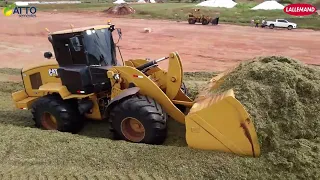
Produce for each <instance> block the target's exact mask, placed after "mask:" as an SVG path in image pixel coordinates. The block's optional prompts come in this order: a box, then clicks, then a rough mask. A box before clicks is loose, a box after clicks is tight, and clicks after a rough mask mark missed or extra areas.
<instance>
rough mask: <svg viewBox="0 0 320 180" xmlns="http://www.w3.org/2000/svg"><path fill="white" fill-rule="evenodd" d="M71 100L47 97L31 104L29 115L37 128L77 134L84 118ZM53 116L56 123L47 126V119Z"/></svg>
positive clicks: (53, 96)
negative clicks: (30, 114)
mask: <svg viewBox="0 0 320 180" xmlns="http://www.w3.org/2000/svg"><path fill="white" fill-rule="evenodd" d="M76 105H77V104H76V102H73V101H72V100H62V99H61V98H60V97H59V96H55V95H47V96H43V97H41V98H39V99H38V100H37V101H35V102H34V103H33V104H32V109H31V113H32V115H33V120H34V121H35V125H36V127H38V128H41V129H45V130H57V131H61V132H70V133H77V132H79V131H80V130H81V129H82V127H83V125H84V117H83V116H82V115H80V113H79V110H78V108H77V106H76ZM50 115H51V117H52V116H53V117H54V118H55V120H56V123H53V124H54V125H53V124H51V125H50V124H48V120H46V119H48V118H47V117H48V116H50Z"/></svg>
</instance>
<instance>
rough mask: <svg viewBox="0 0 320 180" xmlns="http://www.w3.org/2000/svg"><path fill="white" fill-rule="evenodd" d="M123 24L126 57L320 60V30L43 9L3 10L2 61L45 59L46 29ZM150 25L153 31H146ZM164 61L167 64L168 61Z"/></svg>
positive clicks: (207, 66) (220, 63)
mask: <svg viewBox="0 0 320 180" xmlns="http://www.w3.org/2000/svg"><path fill="white" fill-rule="evenodd" d="M108 19H111V20H112V22H113V23H114V24H116V27H119V28H121V29H122V32H123V39H122V40H121V41H120V43H119V45H120V47H121V50H122V51H121V52H122V55H123V57H124V59H125V60H127V59H133V58H147V57H148V58H153V59H156V58H160V57H163V56H167V55H168V54H169V53H170V52H172V51H178V52H179V54H180V56H181V58H182V61H183V66H184V70H185V71H208V70H209V71H223V70H225V69H227V68H229V67H231V66H234V65H236V64H237V63H238V62H240V61H243V60H246V59H250V58H253V57H256V56H267V55H268V56H271V55H282V56H288V57H291V58H296V59H299V60H301V61H304V62H305V63H311V64H320V60H319V59H318V58H319V55H320V53H319V47H320V41H319V39H318V38H316V37H319V36H320V31H313V30H302V29H297V30H292V31H288V30H286V29H283V30H270V29H262V28H259V29H257V28H252V27H242V26H234V25H224V24H221V25H219V26H211V25H208V26H203V25H200V24H199V25H189V24H187V23H186V22H172V21H160V20H142V19H123V18H121V19H116V18H108V16H107V15H106V14H102V13H56V14H53V13H50V12H38V13H37V17H36V18H19V17H4V16H0V22H1V23H2V24H3V26H2V27H1V28H0V57H1V59H0V61H1V65H0V66H1V67H11V68H21V67H23V66H24V65H26V64H29V63H37V62H39V61H44V60H45V59H44V58H43V53H44V52H45V51H48V50H50V51H52V48H51V45H50V44H49V42H48V40H47V37H46V36H47V32H46V31H45V28H48V29H49V30H50V31H56V30H62V29H66V28H70V25H69V24H73V25H74V26H75V27H80V26H87V25H97V24H104V23H107V20H108ZM146 27H150V28H152V32H151V33H143V29H144V28H146ZM162 67H166V64H165V63H164V64H163V65H162Z"/></svg>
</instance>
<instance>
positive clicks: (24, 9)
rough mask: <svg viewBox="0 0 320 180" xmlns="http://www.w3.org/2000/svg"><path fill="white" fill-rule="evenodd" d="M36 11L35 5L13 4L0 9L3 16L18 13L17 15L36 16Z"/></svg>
mask: <svg viewBox="0 0 320 180" xmlns="http://www.w3.org/2000/svg"><path fill="white" fill-rule="evenodd" d="M36 12H37V8H36V7H28V6H16V5H15V4H10V5H8V6H6V7H5V8H3V11H2V13H3V14H4V15H5V16H11V15H14V14H18V15H19V17H36Z"/></svg>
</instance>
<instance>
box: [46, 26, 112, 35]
mask: <svg viewBox="0 0 320 180" xmlns="http://www.w3.org/2000/svg"><path fill="white" fill-rule="evenodd" d="M111 26H112V25H96V26H87V27H80V28H71V27H70V29H66V30H62V31H56V32H53V33H51V34H68V33H75V32H83V31H86V30H89V29H90V30H93V29H95V30H97V29H105V28H109V27H111Z"/></svg>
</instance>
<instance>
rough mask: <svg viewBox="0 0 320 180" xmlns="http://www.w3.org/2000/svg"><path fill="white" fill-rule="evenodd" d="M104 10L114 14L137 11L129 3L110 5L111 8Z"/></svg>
mask: <svg viewBox="0 0 320 180" xmlns="http://www.w3.org/2000/svg"><path fill="white" fill-rule="evenodd" d="M103 12H105V13H107V14H113V15H128V14H133V13H135V12H136V11H135V10H134V9H133V8H132V7H130V6H128V4H120V5H116V6H113V7H110V8H109V9H107V10H105V11H103Z"/></svg>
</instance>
